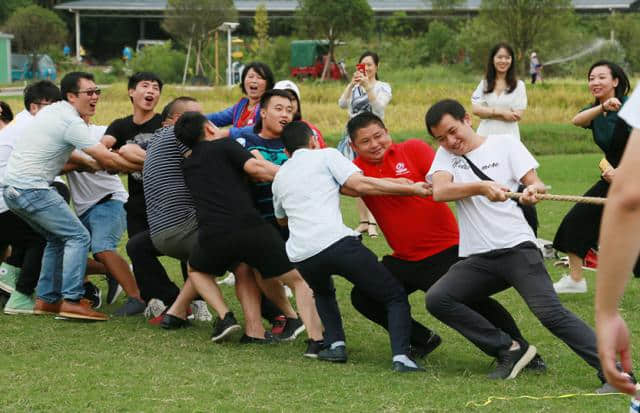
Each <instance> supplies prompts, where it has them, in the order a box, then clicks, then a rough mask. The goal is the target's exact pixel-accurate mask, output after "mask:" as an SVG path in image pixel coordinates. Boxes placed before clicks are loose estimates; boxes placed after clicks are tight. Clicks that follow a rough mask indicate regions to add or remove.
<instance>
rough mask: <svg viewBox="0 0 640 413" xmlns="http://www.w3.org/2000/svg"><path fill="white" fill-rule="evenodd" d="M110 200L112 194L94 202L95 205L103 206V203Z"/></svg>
mask: <svg viewBox="0 0 640 413" xmlns="http://www.w3.org/2000/svg"><path fill="white" fill-rule="evenodd" d="M111 198H113V194H108V195H105V196H103V197H102V199H100V200H99V201H98V202H96V205H100V204H104V203H105V202H107V201H109V200H110V199H111Z"/></svg>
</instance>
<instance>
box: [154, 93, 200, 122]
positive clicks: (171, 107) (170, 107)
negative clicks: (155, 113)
mask: <svg viewBox="0 0 640 413" xmlns="http://www.w3.org/2000/svg"><path fill="white" fill-rule="evenodd" d="M197 101H198V100H197V99H196V98H192V97H191V96H180V97H177V98H175V99H173V100H172V101H171V102H169V103H167V104H166V106H165V107H164V109H162V114H161V115H160V116H161V121H162V122H164V121H165V120H167V118H170V117H171V116H173V114H174V113H175V107H176V104H177V103H182V102H197Z"/></svg>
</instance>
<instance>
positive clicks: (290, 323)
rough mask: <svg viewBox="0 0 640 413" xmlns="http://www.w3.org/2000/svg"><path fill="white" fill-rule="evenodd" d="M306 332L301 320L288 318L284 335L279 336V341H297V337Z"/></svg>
mask: <svg viewBox="0 0 640 413" xmlns="http://www.w3.org/2000/svg"><path fill="white" fill-rule="evenodd" d="M304 330H306V328H305V326H304V324H303V323H302V320H300V318H289V317H287V323H286V324H285V326H284V330H283V331H282V333H281V334H280V335H278V339H279V340H282V341H292V340H295V339H296V337H298V335H299V334H300V333H302V332H303V331H304Z"/></svg>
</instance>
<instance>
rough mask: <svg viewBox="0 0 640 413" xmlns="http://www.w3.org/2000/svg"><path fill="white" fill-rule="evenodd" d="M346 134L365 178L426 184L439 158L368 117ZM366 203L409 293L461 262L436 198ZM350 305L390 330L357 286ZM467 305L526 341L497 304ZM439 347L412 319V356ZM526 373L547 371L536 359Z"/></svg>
mask: <svg viewBox="0 0 640 413" xmlns="http://www.w3.org/2000/svg"><path fill="white" fill-rule="evenodd" d="M347 129H348V131H349V135H350V136H351V145H352V146H353V149H354V151H355V152H356V153H357V154H358V157H357V158H356V159H355V160H354V163H355V164H356V166H358V167H359V168H360V169H361V170H362V172H363V173H364V175H365V176H371V177H375V178H385V179H389V180H395V181H410V182H420V181H423V180H424V177H425V176H426V174H427V172H428V171H429V168H430V167H431V164H432V162H433V158H434V156H435V152H434V151H433V149H431V147H430V146H429V145H428V144H427V143H425V142H423V141H420V140H417V139H409V140H407V141H405V142H402V143H393V141H392V140H391V136H390V135H389V132H388V131H387V129H386V128H385V126H384V123H383V122H382V120H381V119H380V118H379V117H377V116H376V115H374V114H373V113H369V112H363V113H361V114H359V115H357V116H356V117H354V118H352V119H351V120H350V121H349V123H348V125H347ZM362 199H363V200H364V202H365V204H367V207H368V208H369V210H370V211H371V212H372V213H373V215H374V216H375V217H376V220H377V221H378V222H379V223H380V228H381V229H382V232H383V233H384V236H385V239H386V240H387V242H388V243H389V246H390V247H391V249H392V250H393V253H392V254H391V255H386V256H384V257H383V258H382V264H383V265H384V266H385V267H386V268H387V269H388V270H389V271H390V272H391V274H392V275H393V276H394V277H395V278H397V279H398V280H399V281H400V282H401V283H402V285H403V287H404V289H405V291H406V292H407V294H411V293H413V292H414V291H417V290H422V291H424V292H425V293H426V292H427V291H428V290H429V288H431V286H432V285H433V284H434V283H435V282H436V281H438V280H439V279H440V278H441V277H442V276H443V275H444V274H445V273H446V272H447V271H448V270H449V268H450V267H451V266H452V265H453V264H455V263H456V262H458V261H459V260H460V258H459V257H458V224H457V222H456V219H455V217H454V215H453V213H452V212H451V209H449V206H448V205H447V204H445V203H443V202H435V201H434V200H433V198H432V197H427V198H422V197H416V196H404V197H397V196H385V195H365V196H363V197H362ZM398 211H402V213H401V214H399V213H398ZM351 302H352V303H353V306H354V307H355V308H356V309H357V310H358V311H359V312H360V313H361V314H362V315H364V316H365V317H367V318H368V319H370V320H372V321H374V322H376V323H378V324H380V325H381V326H383V327H384V328H387V327H388V321H387V316H386V314H385V311H384V307H383V306H382V304H381V303H380V302H379V301H377V300H375V299H374V298H373V297H371V296H370V295H368V294H366V293H365V291H363V290H362V289H360V288H358V287H357V286H356V287H354V288H353V289H352V290H351ZM468 305H469V306H470V307H472V308H473V309H474V310H475V311H477V312H478V313H480V314H481V315H482V316H483V317H485V318H486V319H487V320H490V322H491V323H492V324H493V325H495V326H498V327H499V328H500V329H502V330H504V331H508V332H509V333H510V335H511V336H512V337H516V338H518V339H521V340H524V338H522V334H521V333H520V330H518V327H517V326H516V323H515V321H514V320H513V318H512V317H511V314H509V312H508V311H507V310H506V309H505V308H504V307H502V305H501V304H500V303H499V302H498V301H496V300H494V299H493V298H491V297H480V298H478V299H476V300H474V301H473V302H470V303H468ZM440 342H441V339H440V336H438V335H437V334H436V333H434V332H433V331H431V330H429V329H428V328H427V327H425V326H423V325H422V324H420V323H419V322H418V321H416V320H414V319H412V324H411V353H412V355H413V356H416V357H425V356H426V355H428V354H429V353H431V352H432V351H433V350H434V349H435V348H436V347H437V346H438V345H439V344H440ZM527 368H529V369H532V370H536V371H544V370H545V369H546V367H545V364H544V362H543V360H542V358H541V357H540V356H539V355H537V354H536V357H535V358H534V359H533V360H532V361H531V362H530V363H529V364H528V365H527Z"/></svg>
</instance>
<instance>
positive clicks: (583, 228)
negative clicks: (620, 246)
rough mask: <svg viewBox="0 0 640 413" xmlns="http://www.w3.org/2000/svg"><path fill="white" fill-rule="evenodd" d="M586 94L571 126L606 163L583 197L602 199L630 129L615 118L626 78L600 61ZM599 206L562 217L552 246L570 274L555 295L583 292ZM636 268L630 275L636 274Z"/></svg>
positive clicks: (597, 230)
mask: <svg viewBox="0 0 640 413" xmlns="http://www.w3.org/2000/svg"><path fill="white" fill-rule="evenodd" d="M588 80H589V91H590V92H591V94H592V95H593V96H594V97H595V101H594V102H593V103H592V104H590V105H589V106H587V107H585V108H584V109H583V110H582V111H580V113H578V114H577V115H576V116H575V117H574V118H573V121H572V122H573V124H574V125H576V126H581V127H583V128H588V129H591V132H592V133H593V139H594V141H595V143H596V145H598V147H600V149H602V151H603V152H604V155H605V159H606V161H607V162H608V164H607V163H606V162H604V160H603V162H601V169H602V171H603V172H602V176H601V178H600V180H599V181H598V182H596V183H595V185H593V186H592V187H591V188H590V189H589V190H588V191H587V192H586V193H585V194H584V195H585V196H595V197H606V196H607V192H608V191H609V185H610V184H611V180H612V179H613V177H614V176H615V173H616V168H617V166H618V164H619V163H620V158H621V157H622V153H623V152H624V148H625V146H626V145H627V140H628V139H629V134H630V133H631V127H630V126H629V125H627V124H626V123H625V122H624V120H622V119H620V118H618V110H619V109H620V107H621V106H622V104H623V103H624V102H625V101H626V100H627V93H629V79H628V78H627V75H626V74H625V73H624V71H623V70H622V68H621V67H620V66H618V65H617V64H615V63H612V62H609V61H606V60H601V61H598V62H596V63H594V64H593V65H592V66H591V68H590V69H589V74H588ZM602 209H603V207H602V206H601V205H590V204H575V205H574V207H573V208H571V210H569V213H568V214H567V215H566V216H565V217H564V219H563V220H562V223H561V224H560V227H559V228H558V232H557V233H556V236H555V239H554V241H553V247H554V248H555V249H557V250H558V251H562V252H564V253H566V254H567V255H568V256H569V269H570V273H569V274H565V275H563V276H562V278H561V279H560V280H559V281H558V282H556V283H555V284H554V285H553V286H554V288H555V290H556V292H557V293H584V292H586V291H587V283H586V281H585V279H584V278H583V276H582V261H583V259H584V257H585V256H586V255H587V252H588V251H589V249H591V248H594V249H597V246H598V237H599V235H600V220H601V218H602ZM638 270H639V268H638V266H637V265H636V269H635V270H634V272H635V273H636V274H640V271H638Z"/></svg>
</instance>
